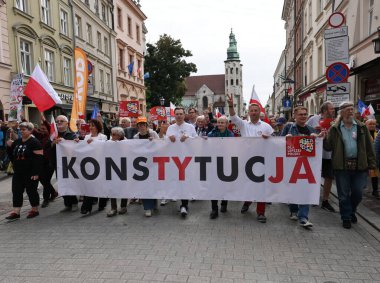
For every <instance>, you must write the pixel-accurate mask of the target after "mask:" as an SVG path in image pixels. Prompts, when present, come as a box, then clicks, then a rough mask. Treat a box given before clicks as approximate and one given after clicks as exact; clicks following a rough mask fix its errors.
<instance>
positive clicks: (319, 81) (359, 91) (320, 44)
mask: <svg viewBox="0 0 380 283" xmlns="http://www.w3.org/2000/svg"><path fill="white" fill-rule="evenodd" d="M333 12H341V13H342V14H343V15H344V16H345V19H346V20H345V25H347V27H348V35H349V55H350V60H349V64H348V67H349V68H350V76H349V78H348V82H350V83H351V93H350V100H352V101H354V102H355V103H356V102H357V100H358V99H359V98H360V99H362V100H363V101H365V102H366V103H367V104H369V103H372V105H373V107H374V108H375V110H376V112H378V111H380V67H379V66H380V65H379V62H380V59H379V56H378V55H376V54H375V53H374V49H373V45H372V40H373V39H375V38H377V37H378V36H379V35H378V33H377V28H378V27H379V26H380V20H379V16H378V15H379V13H380V2H379V1H374V0H363V1H349V0H335V1H332V0H318V1H312V0H285V1H284V6H283V14H282V19H283V20H284V21H285V29H286V44H285V50H284V52H285V70H286V71H285V73H286V78H290V79H292V80H294V96H293V95H292V96H291V97H292V99H293V100H294V104H298V105H304V106H306V107H307V108H308V111H309V114H316V113H318V111H319V108H320V106H321V104H322V103H323V102H324V101H325V100H326V85H327V80H326V78H325V72H326V66H325V41H324V32H325V30H326V29H328V28H330V27H329V25H328V19H329V16H330V15H331V14H332V13H333ZM281 60H282V59H280V61H281ZM277 77H278V75H277V70H276V74H275V80H276V79H277ZM278 97H280V96H278ZM278 103H280V102H279V101H278V99H277V98H276V99H275V104H276V105H277V104H278ZM377 108H379V110H377ZM379 114H380V112H379Z"/></svg>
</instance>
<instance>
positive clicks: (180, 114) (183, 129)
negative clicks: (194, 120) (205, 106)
mask: <svg viewBox="0 0 380 283" xmlns="http://www.w3.org/2000/svg"><path fill="white" fill-rule="evenodd" d="M174 115H175V123H174V124H172V125H170V126H169V127H168V130H167V132H166V138H168V139H169V140H170V141H171V142H172V143H174V142H176V141H178V140H179V141H180V142H184V141H185V140H187V139H188V138H195V137H196V136H197V133H196V132H195V128H194V126H193V125H192V124H189V123H186V122H185V109H184V108H183V107H176V108H175V109H174ZM188 204H189V200H187V199H183V200H181V206H180V212H181V215H182V217H186V216H187V210H188Z"/></svg>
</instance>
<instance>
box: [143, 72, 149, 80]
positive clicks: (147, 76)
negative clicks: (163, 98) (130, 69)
mask: <svg viewBox="0 0 380 283" xmlns="http://www.w3.org/2000/svg"><path fill="white" fill-rule="evenodd" d="M149 77H150V74H149V72H147V73H145V74H144V80H146V79H149Z"/></svg>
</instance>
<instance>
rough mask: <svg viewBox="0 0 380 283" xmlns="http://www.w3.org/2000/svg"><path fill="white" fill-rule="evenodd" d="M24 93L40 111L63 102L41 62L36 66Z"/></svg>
mask: <svg viewBox="0 0 380 283" xmlns="http://www.w3.org/2000/svg"><path fill="white" fill-rule="evenodd" d="M24 94H25V95H26V96H27V97H29V98H30V99H31V100H32V101H33V103H34V104H35V105H36V107H37V108H38V110H39V111H40V112H43V111H45V110H48V109H50V108H52V107H53V106H54V105H56V104H62V101H61V99H60V98H59V96H58V94H57V92H56V91H55V90H54V88H53V87H52V85H51V84H50V82H49V79H48V78H47V77H46V75H45V73H44V72H43V71H42V70H41V68H40V65H39V64H37V65H36V67H35V68H34V71H33V73H32V75H31V77H30V79H29V81H28V83H27V85H26V87H25V89H24Z"/></svg>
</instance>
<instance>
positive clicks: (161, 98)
mask: <svg viewBox="0 0 380 283" xmlns="http://www.w3.org/2000/svg"><path fill="white" fill-rule="evenodd" d="M160 105H161V106H164V105H165V98H164V97H162V96H161V97H160Z"/></svg>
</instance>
